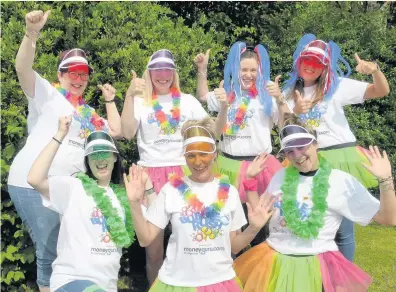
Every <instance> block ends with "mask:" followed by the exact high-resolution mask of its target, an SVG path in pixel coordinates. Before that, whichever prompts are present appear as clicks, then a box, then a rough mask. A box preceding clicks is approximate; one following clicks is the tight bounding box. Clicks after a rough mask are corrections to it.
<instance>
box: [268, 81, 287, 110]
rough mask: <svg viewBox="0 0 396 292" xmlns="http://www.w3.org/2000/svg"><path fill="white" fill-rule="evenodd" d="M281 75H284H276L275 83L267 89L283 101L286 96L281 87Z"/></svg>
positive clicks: (271, 94)
mask: <svg viewBox="0 0 396 292" xmlns="http://www.w3.org/2000/svg"><path fill="white" fill-rule="evenodd" d="M281 77H282V75H278V76H276V77H275V81H274V83H272V84H268V85H267V91H268V94H269V95H270V96H272V97H274V98H275V99H276V100H277V101H278V102H281V103H283V102H284V98H283V94H282V91H281V89H280V87H279V79H281Z"/></svg>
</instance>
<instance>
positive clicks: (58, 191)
mask: <svg viewBox="0 0 396 292" xmlns="http://www.w3.org/2000/svg"><path fill="white" fill-rule="evenodd" d="M77 182H78V179H77V178H74V177H71V176H51V177H49V178H48V185H49V198H48V197H45V196H41V197H42V199H43V205H44V206H45V207H47V208H50V209H51V210H54V211H55V212H57V213H59V214H63V213H64V211H65V210H66V208H67V206H68V204H69V202H70V200H71V197H72V195H73V192H72V189H73V185H74V184H76V183H77Z"/></svg>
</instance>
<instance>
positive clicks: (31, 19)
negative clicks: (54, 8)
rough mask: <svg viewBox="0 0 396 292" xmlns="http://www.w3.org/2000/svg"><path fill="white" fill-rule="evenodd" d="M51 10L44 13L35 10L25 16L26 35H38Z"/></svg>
mask: <svg viewBox="0 0 396 292" xmlns="http://www.w3.org/2000/svg"><path fill="white" fill-rule="evenodd" d="M50 13H51V10H48V11H46V12H45V13H44V12H43V11H41V10H35V11H32V12H29V13H28V14H26V15H25V21H26V30H27V32H28V33H32V34H38V33H39V32H40V30H41V29H42V28H43V27H44V25H45V23H46V22H47V19H48V16H49V15H50Z"/></svg>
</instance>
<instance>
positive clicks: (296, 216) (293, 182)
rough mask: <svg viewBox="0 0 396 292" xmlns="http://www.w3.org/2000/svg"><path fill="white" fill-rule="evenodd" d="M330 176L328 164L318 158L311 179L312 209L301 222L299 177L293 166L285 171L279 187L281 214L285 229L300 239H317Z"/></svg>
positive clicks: (325, 207)
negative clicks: (280, 192) (298, 191)
mask: <svg viewBox="0 0 396 292" xmlns="http://www.w3.org/2000/svg"><path fill="white" fill-rule="evenodd" d="M330 174H331V166H330V164H329V163H328V162H327V161H326V160H325V159H324V158H320V161H319V169H318V172H317V173H316V175H315V176H314V177H313V188H312V203H313V207H312V210H311V213H310V215H309V217H308V219H307V220H301V216H300V211H299V209H298V207H297V189H298V182H299V176H300V175H299V172H298V170H297V168H295V167H294V166H289V167H288V168H286V170H285V179H284V182H283V185H282V187H281V190H282V192H283V197H282V209H283V214H284V217H285V221H286V226H287V228H288V229H289V230H290V231H292V232H293V233H294V234H296V235H297V236H299V237H301V238H304V239H311V238H317V237H318V234H319V230H320V229H321V228H322V227H323V225H324V219H323V218H324V214H325V212H326V210H327V201H326V198H327V195H328V192H329V187H330V185H329V177H330Z"/></svg>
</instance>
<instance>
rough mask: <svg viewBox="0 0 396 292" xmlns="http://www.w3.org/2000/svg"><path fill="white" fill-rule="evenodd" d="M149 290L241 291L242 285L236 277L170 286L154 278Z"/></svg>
mask: <svg viewBox="0 0 396 292" xmlns="http://www.w3.org/2000/svg"><path fill="white" fill-rule="evenodd" d="M149 292H242V285H241V283H240V281H239V279H238V278H234V279H232V280H228V281H224V282H220V283H216V284H212V285H208V286H200V287H180V286H172V285H168V284H165V283H163V282H161V281H160V280H159V279H156V280H155V282H154V283H153V285H152V286H151V288H150V290H149Z"/></svg>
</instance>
